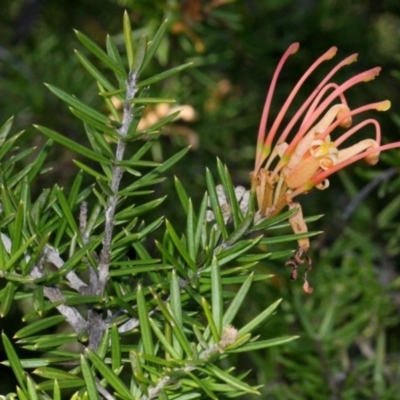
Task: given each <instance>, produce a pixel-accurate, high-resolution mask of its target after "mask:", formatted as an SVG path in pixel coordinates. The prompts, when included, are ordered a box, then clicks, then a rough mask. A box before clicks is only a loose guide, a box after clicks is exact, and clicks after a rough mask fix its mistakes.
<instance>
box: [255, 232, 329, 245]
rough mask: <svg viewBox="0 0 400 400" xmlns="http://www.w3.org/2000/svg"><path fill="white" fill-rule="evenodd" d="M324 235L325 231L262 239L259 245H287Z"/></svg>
mask: <svg viewBox="0 0 400 400" xmlns="http://www.w3.org/2000/svg"><path fill="white" fill-rule="evenodd" d="M321 233H323V231H316V232H305V233H296V234H294V233H293V234H291V235H282V236H276V237H269V238H264V239H261V240H260V242H259V244H261V245H270V244H277V243H285V242H292V241H297V240H299V239H305V238H310V237H313V236H317V235H320V234H321Z"/></svg>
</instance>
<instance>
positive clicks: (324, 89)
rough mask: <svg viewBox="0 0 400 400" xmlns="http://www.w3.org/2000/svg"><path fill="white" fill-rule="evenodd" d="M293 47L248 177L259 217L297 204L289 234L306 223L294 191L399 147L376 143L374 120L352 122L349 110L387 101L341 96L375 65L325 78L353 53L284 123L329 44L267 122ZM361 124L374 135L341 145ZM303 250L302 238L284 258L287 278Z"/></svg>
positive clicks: (373, 72) (371, 74) (384, 106)
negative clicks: (358, 102)
mask: <svg viewBox="0 0 400 400" xmlns="http://www.w3.org/2000/svg"><path fill="white" fill-rule="evenodd" d="M298 49H299V44H298V43H293V44H292V45H291V46H289V48H288V49H287V50H286V52H285V53H284V55H283V57H282V58H281V60H280V62H279V64H278V66H277V68H276V70H275V73H274V75H273V78H272V80H271V84H270V88H269V91H268V94H267V98H266V101H265V105H264V110H263V113H262V117H261V122H260V128H259V132H258V138H257V149H256V159H255V167H254V171H253V172H252V173H251V174H250V176H251V182H252V190H253V191H254V192H255V193H256V197H257V202H258V207H259V212H260V214H261V216H263V217H267V218H268V217H272V216H274V215H276V214H278V213H279V212H280V211H281V210H282V209H283V208H284V207H285V206H289V208H294V209H297V211H296V212H295V213H294V214H293V216H292V217H291V218H290V223H291V225H292V228H293V230H294V232H295V233H303V232H306V231H307V226H306V225H305V223H304V220H303V217H302V212H301V208H300V205H299V204H298V203H295V202H293V199H294V198H295V197H296V196H298V195H300V194H303V193H306V192H308V191H310V190H311V189H313V188H314V187H316V188H317V189H321V190H322V189H326V188H327V187H328V186H329V181H328V179H327V178H328V177H329V176H330V175H332V174H334V173H335V172H337V171H339V170H340V169H342V168H344V167H346V166H348V165H350V164H352V163H354V162H356V161H358V160H361V159H364V160H365V161H366V162H367V163H368V164H370V165H374V164H376V163H377V162H378V159H379V153H380V152H381V151H384V150H388V149H392V148H395V147H400V142H396V143H391V144H386V145H382V144H381V129H380V125H379V123H378V122H377V121H376V120H375V119H372V118H367V119H364V120H363V121H361V122H359V123H357V124H356V125H355V126H352V122H353V121H352V120H353V117H354V116H355V115H358V114H363V113H365V112H366V111H370V110H377V111H386V110H388V109H389V108H390V102H389V101H388V100H384V101H380V102H376V103H371V104H366V105H363V106H360V107H357V108H351V107H350V106H349V105H348V103H347V100H346V96H345V94H346V92H347V90H349V89H350V88H351V87H353V86H354V85H357V84H359V83H362V82H367V81H370V80H372V79H374V78H375V77H376V76H377V75H378V74H379V72H380V70H381V69H380V68H379V67H376V68H372V69H370V70H368V71H364V72H361V73H358V74H357V75H355V76H353V77H352V78H350V79H348V80H347V81H345V82H344V83H342V84H337V83H334V82H331V78H332V77H333V76H334V75H335V74H336V73H337V72H338V71H339V70H340V69H341V68H342V67H344V66H346V65H349V64H351V63H353V62H355V61H356V60H357V54H353V55H351V56H349V57H347V58H345V59H344V60H342V61H341V62H339V63H338V64H337V65H336V66H335V67H334V68H333V69H332V70H331V71H330V72H329V73H328V74H327V76H326V77H325V78H324V79H323V80H322V81H321V82H320V83H319V84H318V85H317V87H316V88H315V89H314V91H312V93H311V94H310V95H309V96H308V98H307V99H306V101H305V102H304V103H303V104H302V105H301V107H300V108H299V109H298V110H297V112H295V113H294V115H293V117H292V118H291V119H290V120H289V122H285V123H284V118H285V115H286V113H287V112H288V109H289V107H290V105H291V103H292V102H293V99H294V98H295V96H296V94H297V93H298V92H299V90H300V88H301V87H302V86H303V84H304V83H305V81H306V79H307V78H308V77H309V76H310V75H311V73H312V72H313V71H314V70H315V69H316V68H317V67H319V66H320V65H321V64H322V63H323V62H324V61H327V60H330V59H331V58H333V57H334V56H335V54H336V51H337V48H336V47H332V48H330V49H329V50H328V51H327V52H326V53H325V54H323V55H322V56H321V57H319V58H318V59H317V60H316V61H315V62H314V63H313V64H312V65H311V67H310V68H309V69H308V70H307V71H306V72H305V74H304V75H303V76H302V77H301V78H300V80H299V81H298V82H297V84H296V85H295V87H294V88H293V90H292V92H291V93H290V94H289V96H288V97H287V99H286V101H285V102H284V104H283V106H282V108H281V110H280V111H279V113H278V115H277V116H276V118H275V120H274V121H273V123H272V124H270V125H268V117H269V110H270V106H271V102H272V96H273V92H274V90H275V87H276V84H277V80H278V76H279V73H280V71H281V70H282V67H283V65H284V63H285V62H286V60H287V58H288V57H289V56H290V55H292V54H294V53H296V52H297V50H298ZM367 125H373V126H374V128H375V137H374V138H367V139H365V138H364V139H362V140H360V141H358V142H357V143H356V144H353V145H350V146H347V147H346V145H345V142H346V140H347V139H349V138H350V137H352V136H353V135H355V134H358V133H359V132H360V131H361V130H362V128H364V127H365V126H367ZM308 249H309V242H308V239H302V240H299V249H298V250H297V252H296V254H295V255H294V256H293V257H292V261H290V262H289V263H288V264H289V265H291V266H292V268H293V272H292V278H293V279H295V278H296V277H297V268H298V266H299V265H300V264H301V263H303V262H304V261H305V260H307V261H308V263H309V266H311V260H310V259H309V257H308V256H307V252H308ZM303 257H305V258H303ZM304 281H305V282H304V286H303V288H304V290H305V291H306V292H311V290H312V289H311V288H310V287H309V285H308V282H307V280H306V276H305V278H304Z"/></svg>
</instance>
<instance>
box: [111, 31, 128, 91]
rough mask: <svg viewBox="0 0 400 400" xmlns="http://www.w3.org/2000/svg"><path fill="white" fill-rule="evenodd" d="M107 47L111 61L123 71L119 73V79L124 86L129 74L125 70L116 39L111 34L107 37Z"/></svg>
mask: <svg viewBox="0 0 400 400" xmlns="http://www.w3.org/2000/svg"><path fill="white" fill-rule="evenodd" d="M106 48H107V54H108V56H109V57H110V58H111V62H114V63H115V64H116V65H117V67H118V68H119V69H120V71H121V72H122V74H121V75H117V79H118V81H119V82H120V86H121V87H124V86H125V79H126V78H127V76H128V74H127V73H126V71H125V65H124V63H123V61H122V58H121V55H120V54H119V51H118V48H117V45H116V44H115V42H114V40H113V39H112V37H111V36H110V35H107V38H106ZM114 72H115V71H114Z"/></svg>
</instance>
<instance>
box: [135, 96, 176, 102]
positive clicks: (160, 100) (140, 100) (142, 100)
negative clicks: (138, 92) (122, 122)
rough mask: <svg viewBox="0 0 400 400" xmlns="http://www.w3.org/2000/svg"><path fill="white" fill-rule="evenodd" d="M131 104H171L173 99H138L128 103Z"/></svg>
mask: <svg viewBox="0 0 400 400" xmlns="http://www.w3.org/2000/svg"><path fill="white" fill-rule="evenodd" d="M129 102H130V103H131V104H163V103H164V104H172V103H176V100H175V99H166V98H163V97H160V98H159V97H138V98H135V99H132V100H130V101H129Z"/></svg>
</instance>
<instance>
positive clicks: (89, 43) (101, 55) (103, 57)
mask: <svg viewBox="0 0 400 400" xmlns="http://www.w3.org/2000/svg"><path fill="white" fill-rule="evenodd" d="M75 34H76V37H77V38H78V40H79V41H80V42H81V43H82V44H83V45H84V46H85V47H86V48H87V49H88V50H89V51H90V52H91V53H92V54H93V55H95V56H96V57H97V58H98V59H99V60H100V61H101V62H102V63H104V64H105V65H106V66H107V67H108V68H110V69H111V70H112V71H113V72H114V73H115V74H116V75H118V76H119V77H121V78H123V79H126V73H125V72H124V70H123V69H122V68H121V67H120V66H119V65H118V64H117V63H116V62H115V60H113V59H112V58H111V57H109V56H108V55H107V53H105V52H104V50H103V49H101V48H100V47H99V46H98V45H97V44H96V43H95V42H93V40H92V39H89V38H88V37H87V36H86V35H84V34H83V33H82V32H79V31H77V30H75Z"/></svg>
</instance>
